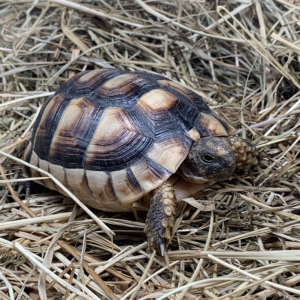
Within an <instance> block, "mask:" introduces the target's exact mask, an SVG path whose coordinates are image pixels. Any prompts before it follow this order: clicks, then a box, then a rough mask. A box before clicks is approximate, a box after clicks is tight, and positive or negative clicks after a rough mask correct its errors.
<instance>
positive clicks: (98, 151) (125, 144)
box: [84, 107, 154, 171]
mask: <svg viewBox="0 0 300 300" xmlns="http://www.w3.org/2000/svg"><path fill="white" fill-rule="evenodd" d="M137 125H139V124H137ZM153 143H154V140H153V138H151V137H149V136H147V135H146V134H145V133H144V132H143V128H142V127H141V126H136V125H135V124H134V122H132V121H131V119H130V118H129V117H128V116H127V115H126V113H125V112H124V110H123V109H122V108H120V107H110V108H106V110H105V111H104V113H103V116H102V118H101V120H100V122H99V124H98V127H97V128H96V130H95V132H94V135H93V137H92V139H91V140H90V142H89V146H88V149H87V151H86V155H85V161H84V167H85V168H86V169H88V170H98V171H102V170H105V171H116V170H122V169H124V168H127V167H128V166H130V165H132V164H133V163H134V162H136V161H138V160H139V159H141V158H142V157H143V156H144V155H145V154H146V153H147V152H148V150H149V149H150V148H151V146H152V145H153Z"/></svg>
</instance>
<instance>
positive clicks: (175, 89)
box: [159, 80, 210, 113]
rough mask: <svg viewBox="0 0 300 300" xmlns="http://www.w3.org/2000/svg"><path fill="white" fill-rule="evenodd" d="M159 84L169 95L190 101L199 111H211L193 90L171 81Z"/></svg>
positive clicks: (162, 81) (163, 81)
mask: <svg viewBox="0 0 300 300" xmlns="http://www.w3.org/2000/svg"><path fill="white" fill-rule="evenodd" d="M159 84H160V85H161V86H162V87H163V88H164V89H165V90H166V91H168V92H169V93H172V94H173V95H176V96H177V97H178V98H180V99H184V101H186V99H189V100H190V101H191V102H192V103H193V104H194V105H195V106H196V107H197V109H198V110H199V111H202V112H205V113H206V112H209V111H210V109H209V107H208V105H207V104H206V103H205V101H204V100H203V98H202V97H201V96H199V95H198V94H196V93H195V92H193V91H192V90H190V89H188V88H186V87H184V86H182V85H180V84H179V83H177V82H173V81H169V80H160V81H159Z"/></svg>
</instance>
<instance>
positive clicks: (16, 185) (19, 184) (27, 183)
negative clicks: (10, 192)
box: [12, 180, 32, 199]
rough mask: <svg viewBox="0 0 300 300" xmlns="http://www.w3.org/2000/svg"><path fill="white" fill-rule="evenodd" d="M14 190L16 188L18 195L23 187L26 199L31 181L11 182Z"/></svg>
mask: <svg viewBox="0 0 300 300" xmlns="http://www.w3.org/2000/svg"><path fill="white" fill-rule="evenodd" d="M12 187H13V188H14V190H17V194H18V195H19V194H20V193H21V192H22V191H23V190H24V189H25V198H26V199H27V198H28V197H29V196H30V191H31V189H32V181H30V180H26V181H17V182H14V183H13V184H12Z"/></svg>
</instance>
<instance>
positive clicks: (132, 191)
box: [110, 169, 143, 203]
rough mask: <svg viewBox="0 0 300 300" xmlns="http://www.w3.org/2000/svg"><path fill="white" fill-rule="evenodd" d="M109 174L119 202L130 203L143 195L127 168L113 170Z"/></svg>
mask: <svg viewBox="0 0 300 300" xmlns="http://www.w3.org/2000/svg"><path fill="white" fill-rule="evenodd" d="M110 174H111V179H112V185H113V188H114V192H115V195H116V197H117V199H118V200H119V201H120V202H122V203H128V202H129V203H132V202H134V201H136V200H138V199H139V198H141V197H142V196H143V191H142V190H141V188H140V186H139V183H138V182H136V179H135V178H132V176H130V174H129V173H128V170H127V169H123V170H120V171H113V172H111V173H110ZM133 176H134V175H133Z"/></svg>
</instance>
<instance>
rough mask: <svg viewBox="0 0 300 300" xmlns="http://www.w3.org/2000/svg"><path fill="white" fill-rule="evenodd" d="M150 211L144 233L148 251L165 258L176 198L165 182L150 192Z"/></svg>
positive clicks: (168, 184)
mask: <svg viewBox="0 0 300 300" xmlns="http://www.w3.org/2000/svg"><path fill="white" fill-rule="evenodd" d="M150 196H151V202H150V209H149V211H148V216H147V220H146V228H145V232H146V233H147V238H148V247H149V250H150V251H154V250H156V253H157V254H158V255H160V256H165V254H166V246H167V244H169V243H170V242H171V239H172V229H173V226H174V219H175V210H176V197H175V193H174V189H173V186H172V184H171V183H170V182H169V181H167V182H165V183H163V184H162V185H161V186H159V187H158V188H156V189H155V190H154V191H152V192H151V195H150Z"/></svg>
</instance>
